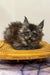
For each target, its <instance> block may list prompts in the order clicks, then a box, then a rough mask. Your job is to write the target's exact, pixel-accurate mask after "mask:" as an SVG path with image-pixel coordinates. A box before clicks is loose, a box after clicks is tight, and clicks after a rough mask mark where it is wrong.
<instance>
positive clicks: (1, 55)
mask: <svg viewBox="0 0 50 75" xmlns="http://www.w3.org/2000/svg"><path fill="white" fill-rule="evenodd" d="M40 45H42V47H41V48H40V49H35V50H15V49H13V48H12V47H11V46H10V45H9V44H8V43H5V40H2V41H1V44H0V59H8V60H30V59H40V58H47V57H50V45H49V44H48V43H47V42H45V41H42V42H40Z"/></svg>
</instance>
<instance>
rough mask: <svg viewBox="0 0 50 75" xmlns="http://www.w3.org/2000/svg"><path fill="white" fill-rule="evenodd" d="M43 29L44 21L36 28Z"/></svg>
mask: <svg viewBox="0 0 50 75" xmlns="http://www.w3.org/2000/svg"><path fill="white" fill-rule="evenodd" d="M43 27H44V20H43V21H42V22H41V23H40V24H39V25H38V28H40V29H43Z"/></svg>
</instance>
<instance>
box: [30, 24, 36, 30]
mask: <svg viewBox="0 0 50 75" xmlns="http://www.w3.org/2000/svg"><path fill="white" fill-rule="evenodd" d="M29 29H30V30H31V31H33V30H36V29H37V26H36V25H34V24H29Z"/></svg>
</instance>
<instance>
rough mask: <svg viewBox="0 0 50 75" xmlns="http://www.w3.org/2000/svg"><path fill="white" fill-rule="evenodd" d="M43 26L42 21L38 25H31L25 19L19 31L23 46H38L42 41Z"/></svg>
mask: <svg viewBox="0 0 50 75" xmlns="http://www.w3.org/2000/svg"><path fill="white" fill-rule="evenodd" d="M43 26H44V20H43V21H42V22H41V23H40V24H39V25H35V24H31V23H29V22H28V19H27V18H26V17H25V19H24V23H23V26H22V28H21V29H20V30H19V36H20V39H21V40H22V43H23V44H24V45H34V44H39V42H40V41H41V39H42V36H43V33H42V29H43Z"/></svg>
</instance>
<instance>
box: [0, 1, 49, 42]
mask: <svg viewBox="0 0 50 75" xmlns="http://www.w3.org/2000/svg"><path fill="white" fill-rule="evenodd" d="M24 16H27V18H28V20H29V22H31V23H34V24H37V25H38V24H39V23H40V22H41V21H42V20H44V28H43V32H44V34H45V35H44V37H43V40H44V41H47V42H48V43H50V0H0V40H2V39H3V31H4V30H5V28H6V27H7V26H8V24H9V23H10V22H13V21H21V22H23V20H24Z"/></svg>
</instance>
